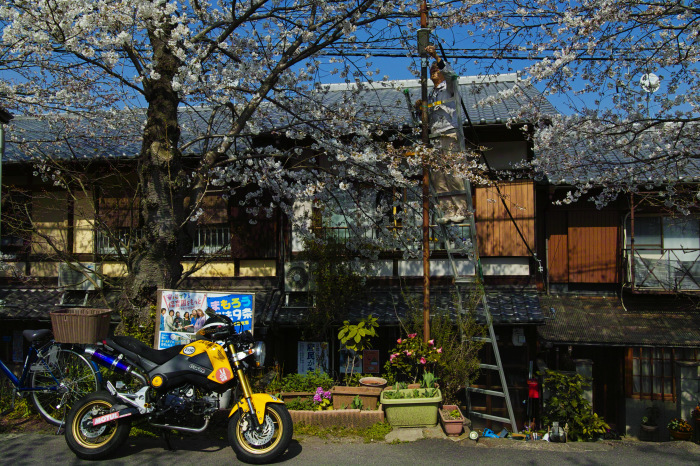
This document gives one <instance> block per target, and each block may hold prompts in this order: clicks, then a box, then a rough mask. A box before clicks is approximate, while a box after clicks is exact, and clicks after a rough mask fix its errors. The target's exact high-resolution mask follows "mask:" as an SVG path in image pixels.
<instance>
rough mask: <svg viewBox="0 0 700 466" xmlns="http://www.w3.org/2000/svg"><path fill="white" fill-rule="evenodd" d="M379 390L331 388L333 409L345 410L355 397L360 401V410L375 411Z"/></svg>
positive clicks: (373, 388)
mask: <svg viewBox="0 0 700 466" xmlns="http://www.w3.org/2000/svg"><path fill="white" fill-rule="evenodd" d="M381 392H382V389H381V388H377V387H343V386H340V385H336V386H335V387H333V388H331V394H332V395H333V409H345V408H349V407H350V405H352V402H353V400H354V399H355V397H356V396H359V397H360V401H362V409H364V410H376V409H377V402H378V401H379V394H380V393H381Z"/></svg>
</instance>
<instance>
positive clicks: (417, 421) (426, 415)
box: [380, 389, 442, 427]
mask: <svg viewBox="0 0 700 466" xmlns="http://www.w3.org/2000/svg"><path fill="white" fill-rule="evenodd" d="M387 391H388V390H384V391H383V392H382V395H381V397H380V402H381V404H382V406H383V407H384V412H385V414H386V420H387V421H388V422H389V424H391V425H392V426H394V427H427V426H434V425H436V424H437V423H438V408H439V406H440V403H442V393H441V392H440V390H437V395H436V396H434V397H432V398H428V397H423V398H386V396H385V395H386V393H387ZM419 391H420V392H421V393H425V389H420V390H419ZM399 392H404V393H407V394H410V393H413V392H414V390H412V389H403V390H399Z"/></svg>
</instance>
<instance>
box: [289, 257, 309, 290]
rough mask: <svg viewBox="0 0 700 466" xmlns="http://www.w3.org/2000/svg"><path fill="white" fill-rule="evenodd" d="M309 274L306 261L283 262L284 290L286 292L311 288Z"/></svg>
mask: <svg viewBox="0 0 700 466" xmlns="http://www.w3.org/2000/svg"><path fill="white" fill-rule="evenodd" d="M311 282H312V280H311V274H310V273H309V264H308V263H307V262H298V261H297V262H287V263H285V264H284V290H285V291H287V292H295V291H309V290H311V289H312V283H311Z"/></svg>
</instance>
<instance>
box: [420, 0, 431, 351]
mask: <svg viewBox="0 0 700 466" xmlns="http://www.w3.org/2000/svg"><path fill="white" fill-rule="evenodd" d="M429 39H430V29H428V4H427V0H421V6H420V29H419V30H418V52H419V54H420V85H421V101H422V102H423V105H421V129H422V131H421V136H422V137H421V142H422V144H423V149H427V148H428V146H429V145H430V122H429V120H428V54H427V53H426V51H425V48H426V47H427V46H428V41H429ZM428 340H430V170H429V169H428V156H427V153H426V151H424V152H423V341H424V342H425V343H427V342H428Z"/></svg>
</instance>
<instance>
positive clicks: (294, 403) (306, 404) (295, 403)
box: [284, 396, 316, 411]
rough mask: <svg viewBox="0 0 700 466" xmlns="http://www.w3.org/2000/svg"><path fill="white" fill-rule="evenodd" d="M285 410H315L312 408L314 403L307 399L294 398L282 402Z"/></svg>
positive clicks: (314, 407)
mask: <svg viewBox="0 0 700 466" xmlns="http://www.w3.org/2000/svg"><path fill="white" fill-rule="evenodd" d="M284 404H285V405H286V406H287V409H290V410H299V411H312V410H314V409H316V406H314V401H313V400H311V399H309V398H302V397H300V396H299V397H296V398H292V399H291V400H288V401H286V400H285V402H284Z"/></svg>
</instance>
